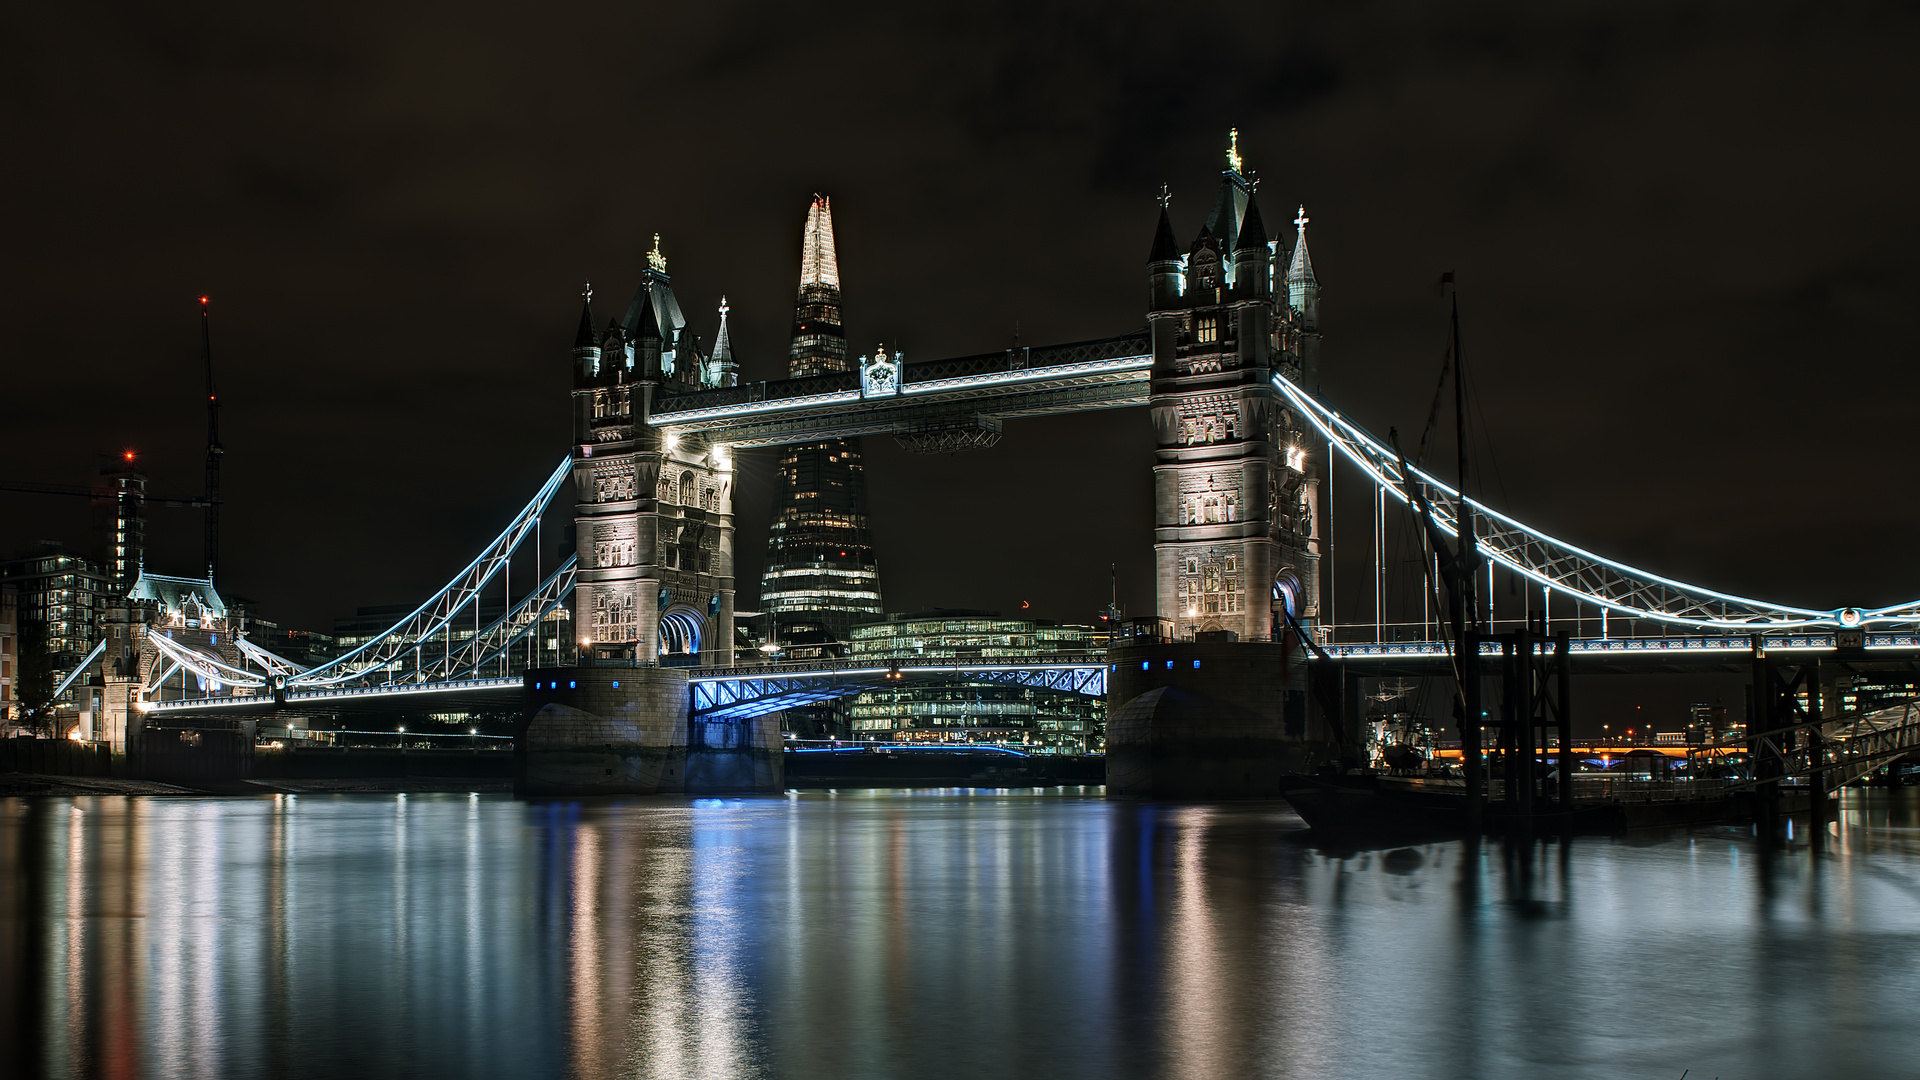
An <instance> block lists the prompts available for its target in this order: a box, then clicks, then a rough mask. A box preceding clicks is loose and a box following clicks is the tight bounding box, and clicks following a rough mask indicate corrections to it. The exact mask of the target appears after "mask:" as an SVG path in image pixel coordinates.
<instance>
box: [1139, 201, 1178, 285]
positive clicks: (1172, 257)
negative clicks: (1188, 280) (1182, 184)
mask: <svg viewBox="0 0 1920 1080" xmlns="http://www.w3.org/2000/svg"><path fill="white" fill-rule="evenodd" d="M1172 201H1173V196H1172V195H1170V194H1168V192H1167V186H1166V185H1165V184H1162V185H1160V224H1159V225H1158V226H1157V227H1156V228H1155V229H1154V230H1153V250H1152V251H1150V252H1148V253H1147V310H1148V311H1160V310H1163V309H1165V308H1170V307H1172V306H1174V305H1175V304H1177V303H1179V302H1180V293H1181V291H1182V282H1181V273H1180V243H1179V241H1177V240H1175V239H1174V238H1173V219H1172V218H1171V217H1170V216H1169V214H1168V204H1169V203H1171V202H1172Z"/></svg>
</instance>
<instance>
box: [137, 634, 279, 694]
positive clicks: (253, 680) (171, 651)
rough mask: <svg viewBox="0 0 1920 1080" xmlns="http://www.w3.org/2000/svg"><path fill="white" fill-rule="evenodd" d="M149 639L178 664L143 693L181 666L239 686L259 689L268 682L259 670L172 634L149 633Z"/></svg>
mask: <svg viewBox="0 0 1920 1080" xmlns="http://www.w3.org/2000/svg"><path fill="white" fill-rule="evenodd" d="M147 640H148V641H150V642H152V643H153V646H154V648H155V649H156V650H157V651H158V652H159V653H160V655H161V656H164V657H166V658H167V659H169V660H172V661H173V662H174V665H173V667H171V668H169V669H168V670H167V674H166V675H162V676H161V677H160V678H158V679H155V680H153V681H152V682H149V683H148V684H147V685H146V687H145V688H144V691H143V696H144V694H151V693H153V692H154V691H155V690H157V689H159V687H160V685H161V684H162V683H164V682H166V680H167V679H168V678H169V677H171V676H172V674H173V673H174V672H175V671H178V670H180V669H181V668H185V669H186V670H188V671H191V672H193V673H194V674H195V675H198V676H199V677H200V678H201V679H202V680H204V681H205V682H207V683H211V684H213V685H214V686H231V687H234V688H236V689H247V690H258V689H260V688H262V687H264V686H266V685H267V682H266V679H265V678H264V677H262V676H261V675H260V674H259V673H258V672H254V671H248V670H247V669H245V668H241V667H235V666H234V665H232V664H229V663H227V662H226V661H224V660H222V659H220V658H219V657H217V656H213V655H211V654H208V653H204V652H201V651H199V650H198V649H191V648H188V647H187V646H185V645H182V644H181V643H179V642H177V641H175V640H173V639H172V638H170V637H168V636H167V635H166V634H165V633H159V632H155V633H149V634H148V635H147ZM154 670H156V671H158V670H159V665H157V664H156V665H155V666H154Z"/></svg>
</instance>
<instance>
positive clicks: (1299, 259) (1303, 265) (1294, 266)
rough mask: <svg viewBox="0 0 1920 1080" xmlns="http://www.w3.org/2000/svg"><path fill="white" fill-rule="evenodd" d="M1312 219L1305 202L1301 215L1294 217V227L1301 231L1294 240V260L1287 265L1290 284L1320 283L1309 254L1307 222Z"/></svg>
mask: <svg viewBox="0 0 1920 1080" xmlns="http://www.w3.org/2000/svg"><path fill="white" fill-rule="evenodd" d="M1310 220H1312V219H1311V218H1309V217H1307V208H1306V205H1305V204H1304V203H1303V204H1301V206H1300V216H1298V217H1296V218H1294V219H1293V225H1294V228H1295V229H1297V230H1299V231H1298V232H1297V233H1295V235H1294V240H1293V262H1292V263H1291V264H1290V265H1289V266H1288V267H1287V284H1289V285H1304V284H1316V285H1317V284H1319V281H1318V280H1317V279H1316V278H1315V277H1314V276H1313V260H1312V259H1311V258H1309V257H1308V255H1307V222H1308V221H1310Z"/></svg>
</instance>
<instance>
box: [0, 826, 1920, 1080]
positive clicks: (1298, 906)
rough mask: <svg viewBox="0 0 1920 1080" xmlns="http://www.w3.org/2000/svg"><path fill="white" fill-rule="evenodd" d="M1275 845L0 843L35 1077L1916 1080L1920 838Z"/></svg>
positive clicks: (274, 829)
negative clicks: (1784, 843) (1742, 1078)
mask: <svg viewBox="0 0 1920 1080" xmlns="http://www.w3.org/2000/svg"><path fill="white" fill-rule="evenodd" d="M1298 830H1299V824H1298V821H1297V819H1295V818H1293V817H1292V816H1291V814H1289V813H1288V812H1287V811H1285V810H1284V809H1282V808H1279V807H1276V806H1264V805H1239V806H1231V805H1229V806H1198V805H1186V806H1182V805H1139V804H1113V803H1106V802H1104V801H1102V800H1100V799H1099V798H1097V797H1095V796H1092V795H1074V794H1065V795H1061V794H1036V793H1021V792H1006V793H960V792H937V793H920V794H913V795H906V794H898V793H877V792H876V793H858V794H849V793H839V794H819V795H805V796H800V795H794V796H789V797H776V798H761V799H726V800H719V799H711V800H693V801H668V800H641V801H632V802H627V803H563V802H554V803H535V804H527V803H518V802H514V801H512V800H508V799H504V798H495V797H483V796H464V795H414V796H406V797H399V796H386V797H377V796H341V797H319V798H316V797H313V796H301V797H294V796H278V797H267V798H260V799H145V800H129V799H112V798H97V799H71V800H59V799H34V800H11V801H7V802H5V803H4V804H0V870H4V876H0V1038H4V1039H5V1045H6V1046H7V1047H8V1052H9V1053H10V1054H12V1055H13V1056H14V1057H15V1059H16V1060H17V1061H18V1062H19V1063H20V1064H21V1065H22V1066H24V1067H23V1068H18V1069H15V1070H13V1072H14V1073H15V1074H18V1075H28V1076H42V1075H44V1076H109V1077H146V1076H156V1077H159V1076H215V1075H217V1076H275V1077H280V1076H294V1077H300V1076H328V1077H331V1076H337V1075H356V1074H365V1075H403V1074H435V1075H464V1076H514V1077H536V1076H562V1075H565V1076H578V1077H735V1076H793V1077H814V1076H819V1077H835V1078H843V1077H863V1076H909V1075H910V1076H958V1075H977V1074H995V1075H1009V1076H1028V1075H1044V1076H1050V1077H1051V1076H1089V1077H1093V1076H1098V1077H1135V1076H1138V1077H1162V1076H1164V1077H1219V1076H1233V1077H1238V1076H1297V1075H1327V1076H1402V1075H1405V1076H1449V1077H1451V1076H1458V1077H1489V1076H1516V1077H1518V1076H1526V1077H1535V1076H1542V1075H1553V1076H1595V1077H1600V1076H1609V1077H1611V1076H1621V1075H1674V1076H1677V1075H1679V1074H1680V1072H1681V1070H1683V1069H1691V1070H1693V1072H1694V1073H1698V1074H1704V1075H1708V1076H1711V1075H1716V1074H1719V1075H1743V1074H1744V1075H1836V1074H1842V1073H1844V1074H1848V1075H1853V1076H1869V1077H1871V1076H1882V1075H1885V1076H1895V1075H1906V1072H1905V1070H1906V1062H1905V1060H1904V1058H1903V1057H1902V1056H1901V1055H1902V1053H1903V1051H1904V1049H1905V1047H1906V1045H1907V1043H1908V1041H1909V1040H1908V1037H1907V1031H1906V1028H1907V1025H1908V1022H1909V1019H1910V1016H1909V1015H1908V1013H1909V1009H1908V1006H1907V1005H1906V1002H1909V1001H1911V1000H1912V999H1913V996H1914V994H1915V992H1916V991H1920V934H1917V933H1916V931H1915V930H1914V929H1913V927H1914V925H1915V922H1916V920H1915V918H1914V915H1915V913H1916V911H1920V802H1916V800H1915V799H1914V798H1912V797H1910V795H1909V794H1908V793H1901V792H1876V793H1870V794H1867V795H1864V796H1863V795H1859V794H1854V795H1850V796H1849V801H1848V803H1847V804H1846V806H1845V807H1844V808H1843V812H1842V813H1841V815H1840V817H1839V819H1838V820H1836V821H1835V822H1832V823H1830V824H1829V826H1828V841H1827V844H1826V846H1825V851H1824V853H1822V854H1819V855H1817V856H1816V855H1814V854H1813V853H1811V852H1810V851H1809V850H1808V848H1807V846H1806V843H1805V840H1806V835H1805V830H1804V828H1803V829H1801V830H1800V836H1799V838H1798V840H1797V842H1796V844H1795V845H1794V846H1790V847H1788V848H1786V849H1784V850H1770V849H1768V848H1767V847H1765V846H1763V845H1760V844H1759V843H1758V842H1757V841H1756V840H1755V838H1754V837H1753V836H1752V834H1751V831H1750V830H1746V829H1738V828H1709V829H1696V830H1692V831H1675V832H1672V833H1668V834H1658V835H1656V834H1645V835H1636V836H1635V837H1634V838H1632V839H1630V840H1606V839H1578V840H1574V841H1572V842H1562V841H1560V840H1558V839H1557V838H1552V837H1548V838H1539V839H1533V840H1526V841H1512V842H1487V843H1484V844H1478V845H1467V844H1431V845H1425V846H1420V847H1410V848H1402V849H1395V850H1389V851H1364V852H1352V851H1345V852H1343V851H1329V850H1321V849H1319V848H1316V847H1314V846H1312V845H1311V844H1308V843H1305V842H1303V841H1302V839H1301V837H1300V833H1299V831H1298Z"/></svg>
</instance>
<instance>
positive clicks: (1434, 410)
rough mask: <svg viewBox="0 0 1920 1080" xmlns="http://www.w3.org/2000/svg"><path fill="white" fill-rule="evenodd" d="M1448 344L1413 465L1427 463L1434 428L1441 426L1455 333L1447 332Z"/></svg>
mask: <svg viewBox="0 0 1920 1080" xmlns="http://www.w3.org/2000/svg"><path fill="white" fill-rule="evenodd" d="M1445 337H1446V344H1445V345H1443V346H1442V347H1441V349H1440V379H1439V381H1438V382H1436V383H1435V384H1434V387H1433V404H1432V405H1431V406H1429V407H1428V408H1427V426H1426V427H1424V428H1421V429H1420V449H1419V451H1418V453H1417V454H1416V455H1415V457H1414V459H1413V467H1414V468H1416V469H1417V468H1420V467H1421V466H1423V465H1425V464H1426V463H1427V446H1428V440H1429V439H1431V438H1432V437H1433V432H1434V429H1435V428H1437V427H1439V426H1440V403H1441V402H1442V401H1444V400H1446V396H1447V373H1448V372H1450V371H1451V370H1452V369H1453V334H1452V333H1451V332H1447V333H1446V334H1445Z"/></svg>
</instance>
